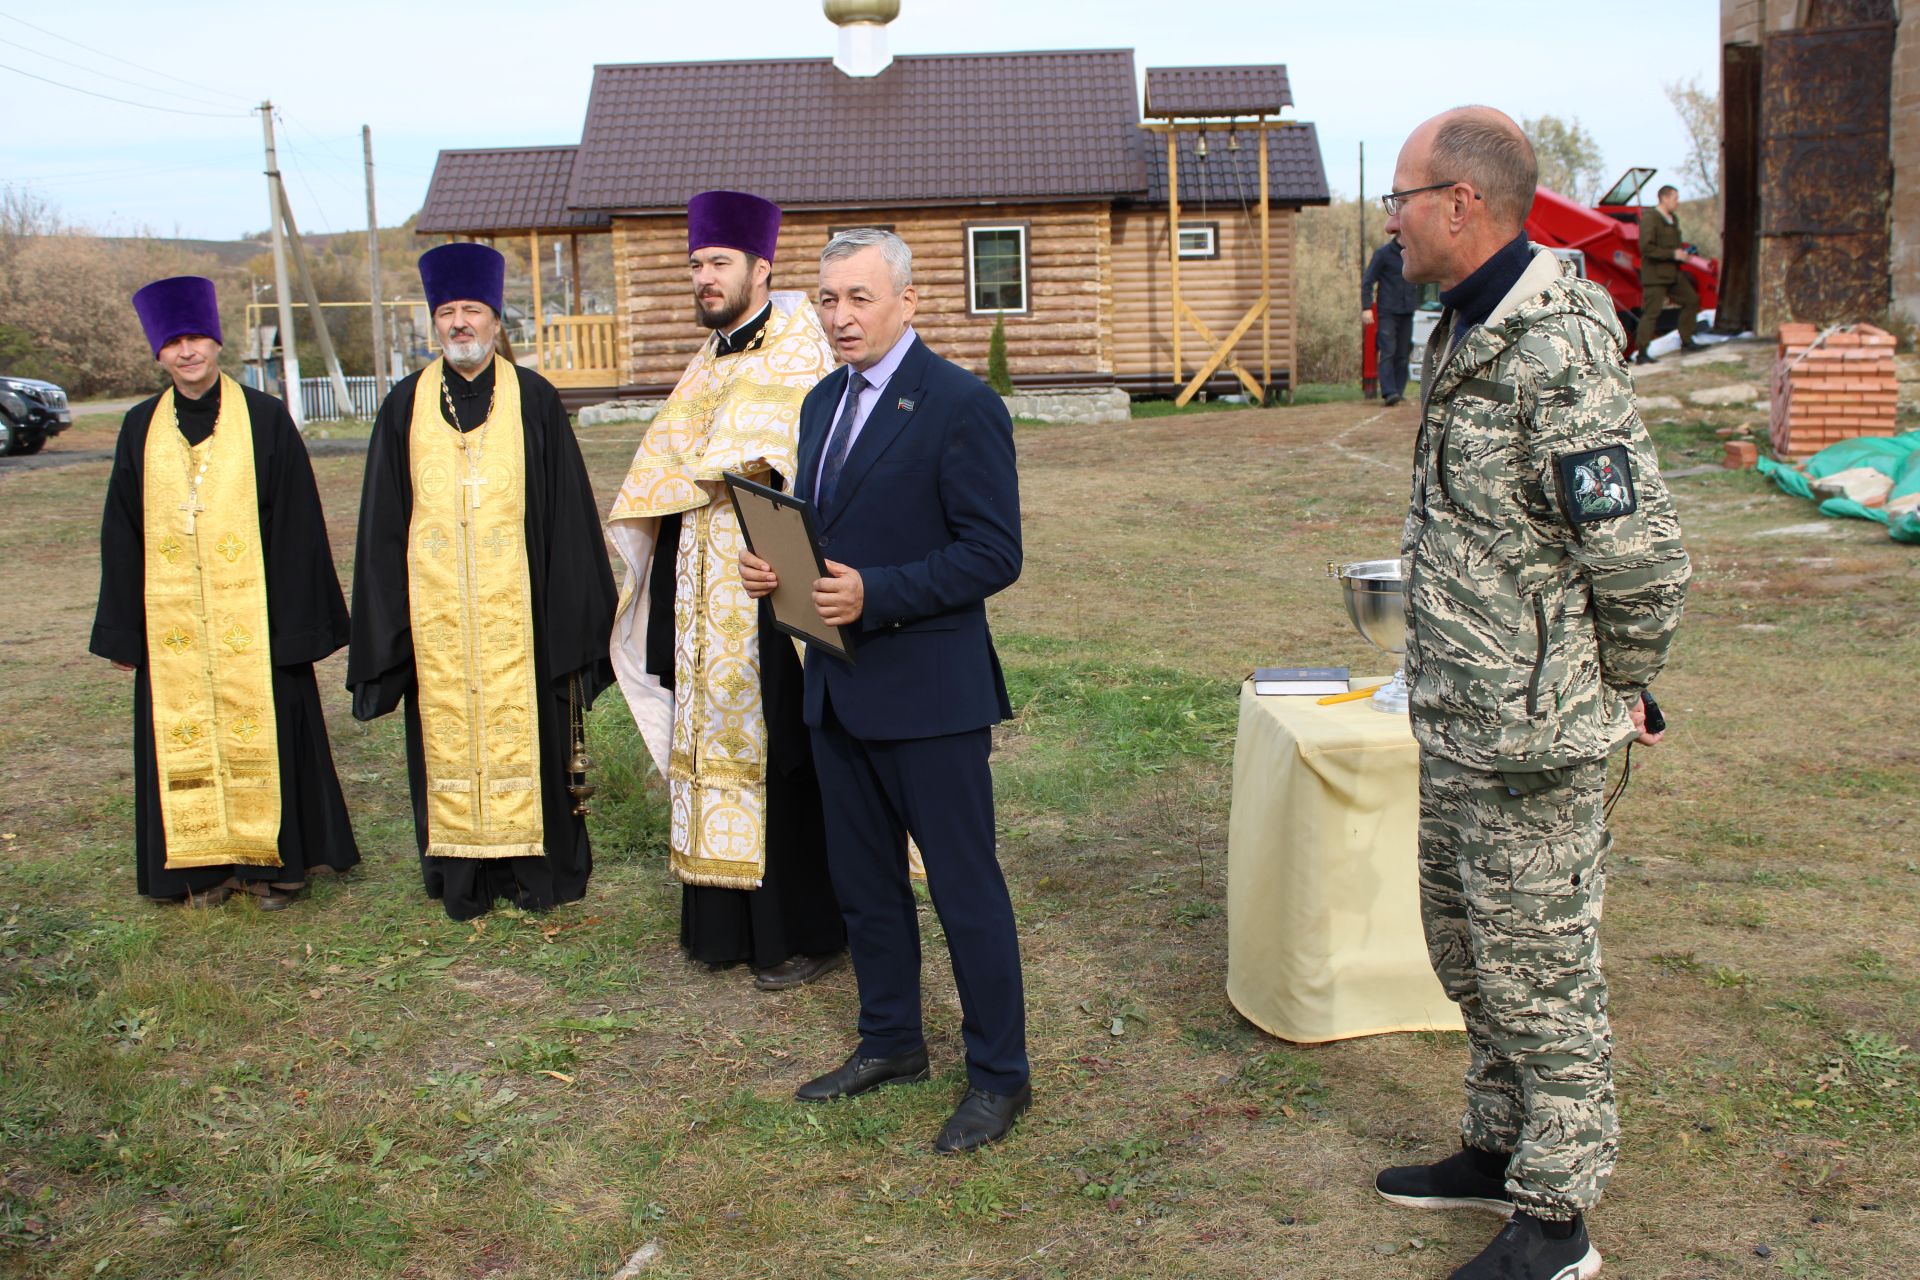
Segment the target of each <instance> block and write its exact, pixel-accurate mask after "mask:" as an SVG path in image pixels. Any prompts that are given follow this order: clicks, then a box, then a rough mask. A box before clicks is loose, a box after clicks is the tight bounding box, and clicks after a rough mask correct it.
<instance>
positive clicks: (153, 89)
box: [8, 41, 222, 107]
mask: <svg viewBox="0 0 1920 1280" xmlns="http://www.w3.org/2000/svg"><path fill="white" fill-rule="evenodd" d="M8 43H9V44H11V45H12V46H13V47H14V48H16V49H18V50H19V51H20V52H22V53H30V54H32V55H33V56H34V57H36V58H45V59H46V60H47V61H48V62H57V63H59V64H60V65H61V66H64V67H72V68H73V69H74V70H76V71H84V72H86V73H87V74H88V75H95V76H100V77H101V78H103V79H106V80H110V81H112V82H113V83H115V84H124V85H126V86H127V87H128V88H130V89H144V90H145V91H146V92H148V93H164V94H166V95H168V96H169V97H173V98H180V99H183V100H185V101H187V102H197V103H199V104H200V105H202V106H206V107H217V106H220V105H222V104H220V103H218V102H215V101H214V100H213V99H211V98H196V97H194V96H193V95H192V94H190V93H182V92H180V91H179V90H178V89H168V88H166V87H165V86H163V85H157V84H140V83H139V82H138V81H134V80H128V79H125V78H124V77H121V76H116V75H112V74H110V73H108V72H105V71H102V70H100V69H99V68H98V67H90V66H88V65H87V64H86V63H84V62H75V61H73V60H72V59H70V58H62V57H59V56H57V55H55V54H51V53H43V52H41V51H40V50H38V49H29V48H28V47H27V46H26V45H24V44H20V43H19V42H17V41H9V42H8Z"/></svg>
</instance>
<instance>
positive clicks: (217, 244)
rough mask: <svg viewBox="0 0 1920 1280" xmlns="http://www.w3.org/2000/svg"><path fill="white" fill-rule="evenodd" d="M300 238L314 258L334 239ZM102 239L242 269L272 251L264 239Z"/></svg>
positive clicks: (307, 233) (110, 242)
mask: <svg viewBox="0 0 1920 1280" xmlns="http://www.w3.org/2000/svg"><path fill="white" fill-rule="evenodd" d="M300 238H301V239H302V240H304V241H306V242H307V251H308V252H309V253H314V254H319V253H325V252H326V251H327V248H328V246H329V245H331V244H332V242H333V239H334V237H332V236H329V235H315V234H312V233H310V232H302V233H301V236H300ZM362 238H363V239H364V233H362ZM101 239H102V240H104V241H106V242H107V243H109V244H126V245H140V244H145V245H165V246H167V247H169V248H173V249H178V250H180V251H181V252H183V253H210V254H212V255H213V256H214V257H215V258H216V259H218V260H219V263H220V265H221V266H223V267H244V266H246V265H247V263H248V262H249V261H251V260H252V259H254V258H257V257H259V256H260V255H261V254H263V253H266V252H269V251H270V250H271V249H272V247H273V246H272V244H271V243H270V242H269V241H268V240H267V238H266V237H265V236H264V235H262V236H260V237H259V238H258V239H251V238H250V239H246V240H177V239H173V238H170V237H167V236H139V237H132V236H102V237H101Z"/></svg>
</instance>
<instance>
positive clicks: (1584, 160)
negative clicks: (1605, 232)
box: [1520, 116, 1606, 204]
mask: <svg viewBox="0 0 1920 1280" xmlns="http://www.w3.org/2000/svg"><path fill="white" fill-rule="evenodd" d="M1520 127H1521V128H1522V129H1524V130H1525V131H1526V134H1527V138H1528V139H1529V140H1530V141H1531V142H1532V143H1533V154H1534V158H1535V159H1536V160H1537V161H1538V162H1539V164H1540V185H1541V186H1543V187H1545V188H1546V189H1547V190H1549V191H1557V192H1559V193H1560V194H1561V195H1563V196H1566V197H1567V198H1568V199H1570V200H1578V201H1579V202H1580V203H1582V204H1592V203H1593V202H1594V201H1595V200H1597V199H1599V198H1600V183H1601V182H1602V180H1604V178H1605V176H1606V175H1605V174H1604V173H1603V172H1602V171H1601V166H1602V165H1603V164H1604V163H1605V161H1604V159H1603V158H1602V157H1601V155H1600V144H1599V143H1597V142H1595V141H1594V140H1593V135H1592V134H1590V133H1588V132H1587V131H1586V129H1585V128H1584V127H1582V125H1581V124H1580V121H1579V118H1578V117H1575V118H1573V119H1570V120H1562V119H1561V118H1560V117H1559V116H1535V117H1534V118H1532V119H1530V120H1522V121H1521V122H1520Z"/></svg>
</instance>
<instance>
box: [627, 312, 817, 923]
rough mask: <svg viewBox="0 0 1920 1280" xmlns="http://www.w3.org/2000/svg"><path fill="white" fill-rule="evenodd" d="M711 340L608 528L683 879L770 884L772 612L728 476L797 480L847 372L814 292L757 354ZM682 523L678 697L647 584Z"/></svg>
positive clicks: (631, 660)
mask: <svg viewBox="0 0 1920 1280" xmlns="http://www.w3.org/2000/svg"><path fill="white" fill-rule="evenodd" d="M714 349H715V344H714V343H713V342H711V341H709V342H708V343H707V344H706V345H705V346H703V347H702V348H701V349H700V353H699V354H698V355H696V356H695V357H694V358H693V361H692V362H691V363H690V364H689V365H688V366H687V370H686V372H685V373H684V374H683V375H681V378H680V381H679V383H678V385H676V386H675V387H674V389H673V395H672V396H671V397H670V398H669V399H668V401H667V403H666V405H665V406H664V407H663V408H662V409H661V410H660V413H659V415H658V416H657V417H655V418H654V420H653V421H652V423H650V424H649V425H648V428H647V433H646V436H645V438H644V439H643V440H642V441H641V444H640V448H639V450H638V451H637V452H636V454H635V455H634V459H633V465H632V467H631V468H630V469H629V470H628V472H627V478H626V482H625V483H624V484H623V485H622V486H621V488H620V496H619V497H618V498H616V499H615V500H614V504H613V510H612V512H611V513H610V515H609V516H608V532H609V534H610V536H611V537H612V540H613V544H614V546H615V548H616V549H617V550H618V551H619V552H620V556H621V558H622V559H623V560H624V561H625V562H626V567H627V575H626V582H625V584H624V589H623V591H622V595H621V599H620V608H619V611H618V612H617V613H616V614H615V616H614V628H613V646H612V657H613V665H614V670H615V672H616V673H617V674H618V675H619V677H620V688H621V692H623V693H624V694H625V695H626V698H627V703H628V705H629V706H630V707H631V708H632V710H633V714H634V719H635V720H636V721H637V722H638V723H639V726H640V734H641V737H642V738H643V739H644V740H645V741H646V744H647V749H648V751H649V752H650V753H651V755H652V756H653V761H654V765H655V767H656V768H658V769H659V770H660V773H661V775H662V776H663V777H664V778H666V780H667V791H668V797H669V801H670V807H669V812H670V815H671V819H670V843H671V849H672V866H673V870H674V873H675V874H676V875H678V876H679V877H680V879H681V880H683V881H684V882H686V883H688V884H695V885H707V886H712V887H717V888H723V889H757V888H759V886H760V882H761V879H762V878H763V877H764V876H765V874H766V849H767V841H766V770H767V727H766V720H765V717H764V715H763V713H762V709H761V699H760V645H759V631H758V628H759V622H758V616H759V615H758V606H757V605H756V604H755V602H754V601H753V600H751V599H749V598H748V596H747V593H746V588H745V587H743V586H742V585H741V582H740V561H739V555H740V549H741V547H742V546H744V545H745V544H744V541H743V539H742V537H741V534H740V522H739V518H738V517H737V516H736V515H735V514H734V511H733V504H732V502H731V501H729V500H728V498H727V495H726V486H725V483H724V482H723V480H722V478H721V477H722V473H724V472H728V471H732V472H737V473H739V474H742V475H749V476H753V477H755V478H757V479H764V478H765V477H766V476H767V474H768V473H769V472H774V471H777V472H779V473H780V474H781V475H782V476H784V477H786V478H787V481H788V482H789V483H791V482H792V479H793V475H794V471H795V469H796V467H797V466H798V465H799V461H798V456H797V455H798V449H799V433H800V402H801V401H802V400H804V399H806V395H807V392H808V391H809V390H811V389H812V388H813V385H814V384H815V383H817V382H819V381H820V379H821V378H823V377H825V376H826V375H827V374H828V372H830V371H831V370H832V369H833V365H834V360H833V352H832V349H831V347H830V346H829V345H828V342H827V336H826V333H825V331H824V330H822V329H821V327H820V321H819V320H818V319H817V318H816V317H815V315H814V313H813V307H812V304H811V303H810V302H808V300H807V299H806V297H805V295H803V294H800V293H791V292H783V293H776V294H774V295H773V297H772V312H771V314H770V315H769V316H768V318H767V324H766V328H765V330H764V331H763V332H762V334H761V336H760V339H759V340H758V342H757V344H756V345H754V346H752V347H750V348H749V349H748V350H745V351H741V352H737V353H734V354H731V355H724V356H717V355H715V354H714ZM676 513H684V516H683V518H682V520H681V525H680V543H679V551H678V554H677V557H676V560H675V571H674V602H673V605H674V607H673V619H674V646H673V691H672V692H671V693H669V692H668V691H667V690H666V689H665V688H664V687H663V686H662V684H661V681H660V680H659V678H658V677H656V676H653V675H649V674H648V673H647V670H646V637H647V621H648V612H649V608H650V600H649V580H650V573H651V564H652V560H653V552H654V543H655V540H656V538H657V536H658V533H659V527H660V518H661V517H662V516H668V515H673V514H676Z"/></svg>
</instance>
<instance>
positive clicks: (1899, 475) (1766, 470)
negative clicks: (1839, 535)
mask: <svg viewBox="0 0 1920 1280" xmlns="http://www.w3.org/2000/svg"><path fill="white" fill-rule="evenodd" d="M1759 467H1760V474H1762V475H1764V476H1769V477H1771V478H1772V480H1773V482H1774V483H1775V484H1777V485H1779V486H1780V488H1781V489H1782V490H1784V491H1785V492H1787V493H1790V494H1792V495H1793V496H1794V497H1796V498H1807V499H1813V498H1814V497H1815V494H1814V492H1813V485H1812V484H1811V483H1810V479H1809V478H1811V479H1812V480H1819V479H1823V478H1825V477H1827V476H1830V475H1834V474H1836V473H1838V472H1841V471H1851V470H1853V469H1854V468H1855V467H1872V468H1873V469H1874V470H1875V471H1878V472H1880V473H1881V474H1882V475H1885V476H1890V477H1892V479H1893V491H1892V492H1891V493H1889V494H1888V495H1887V500H1888V501H1889V502H1891V501H1892V500H1893V499H1895V498H1898V497H1902V496H1904V495H1906V494H1910V493H1920V431H1909V432H1906V433H1905V434H1904V435H1897V436H1861V437H1860V438H1859V439H1858V440H1842V441H1841V442H1840V443H1839V444H1831V445H1828V446H1827V447H1826V448H1824V449H1822V450H1821V451H1820V452H1818V453H1816V454H1814V455H1813V456H1812V457H1811V458H1808V459H1807V460H1806V461H1805V462H1804V463H1802V464H1801V466H1800V468H1799V469H1796V468H1794V467H1790V466H1788V465H1787V464H1786V463H1784V462H1775V461H1774V460H1773V459H1771V458H1762V459H1760V463H1759ZM1803 471H1804V474H1802V472H1803ZM1820 514H1821V515H1823V516H1836V517H1841V518H1847V519H1854V520H1877V521H1879V522H1880V523H1881V524H1884V525H1886V526H1887V532H1888V533H1889V534H1890V535H1891V536H1892V537H1893V539H1894V540H1895V541H1896V542H1915V543H1920V510H1914V511H1908V512H1906V513H1905V514H1904V515H1901V516H1897V517H1894V518H1891V519H1890V518H1889V517H1888V516H1887V513H1886V511H1885V510H1884V509H1883V508H1880V507H1867V506H1862V505H1861V504H1860V503H1858V502H1854V501H1851V500H1850V499H1847V498H1828V499H1827V500H1826V501H1825V502H1822V503H1821V504H1820Z"/></svg>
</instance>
